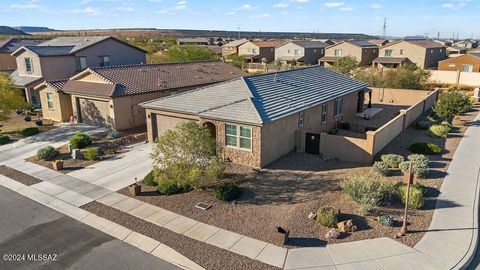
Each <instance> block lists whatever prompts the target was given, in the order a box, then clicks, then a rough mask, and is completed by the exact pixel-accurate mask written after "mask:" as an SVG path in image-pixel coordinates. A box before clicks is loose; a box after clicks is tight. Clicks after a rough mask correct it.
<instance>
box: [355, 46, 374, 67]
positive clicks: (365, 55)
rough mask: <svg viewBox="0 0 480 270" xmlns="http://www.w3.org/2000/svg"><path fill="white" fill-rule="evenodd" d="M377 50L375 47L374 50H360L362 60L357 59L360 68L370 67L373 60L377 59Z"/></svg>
mask: <svg viewBox="0 0 480 270" xmlns="http://www.w3.org/2000/svg"><path fill="white" fill-rule="evenodd" d="M378 51H379V49H378V48H377V47H374V48H362V58H361V59H357V60H358V61H359V63H358V64H359V65H360V66H371V65H372V61H373V59H375V58H377V57H378Z"/></svg>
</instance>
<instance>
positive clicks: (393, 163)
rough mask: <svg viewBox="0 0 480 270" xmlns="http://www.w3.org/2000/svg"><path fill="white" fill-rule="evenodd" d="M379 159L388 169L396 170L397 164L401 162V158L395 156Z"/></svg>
mask: <svg viewBox="0 0 480 270" xmlns="http://www.w3.org/2000/svg"><path fill="white" fill-rule="evenodd" d="M380 159H381V160H382V161H383V162H385V164H387V166H388V167H390V168H398V164H400V162H403V160H404V159H403V157H402V156H400V155H396V154H388V155H382V156H381V157H380Z"/></svg>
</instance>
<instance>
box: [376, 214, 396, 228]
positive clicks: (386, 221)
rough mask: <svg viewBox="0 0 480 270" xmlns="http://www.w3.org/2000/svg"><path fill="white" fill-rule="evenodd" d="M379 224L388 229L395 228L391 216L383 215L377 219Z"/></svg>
mask: <svg viewBox="0 0 480 270" xmlns="http://www.w3.org/2000/svg"><path fill="white" fill-rule="evenodd" d="M377 220H378V223H380V224H382V225H383V226H386V227H393V218H392V217H391V216H389V215H381V216H378V217H377Z"/></svg>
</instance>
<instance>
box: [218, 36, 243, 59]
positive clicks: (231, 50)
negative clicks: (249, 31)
mask: <svg viewBox="0 0 480 270" xmlns="http://www.w3.org/2000/svg"><path fill="white" fill-rule="evenodd" d="M246 42H248V39H246V38H242V39H237V40H234V41H232V42H229V43H227V44H225V45H223V46H222V57H227V56H229V55H234V54H237V53H238V47H239V46H240V45H242V44H244V43H246Z"/></svg>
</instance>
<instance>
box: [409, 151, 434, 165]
mask: <svg viewBox="0 0 480 270" xmlns="http://www.w3.org/2000/svg"><path fill="white" fill-rule="evenodd" d="M407 160H409V161H413V162H422V163H425V165H427V166H428V163H429V162H430V160H429V159H428V157H427V156H425V155H420V154H411V155H409V156H408V157H407Z"/></svg>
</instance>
